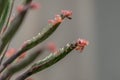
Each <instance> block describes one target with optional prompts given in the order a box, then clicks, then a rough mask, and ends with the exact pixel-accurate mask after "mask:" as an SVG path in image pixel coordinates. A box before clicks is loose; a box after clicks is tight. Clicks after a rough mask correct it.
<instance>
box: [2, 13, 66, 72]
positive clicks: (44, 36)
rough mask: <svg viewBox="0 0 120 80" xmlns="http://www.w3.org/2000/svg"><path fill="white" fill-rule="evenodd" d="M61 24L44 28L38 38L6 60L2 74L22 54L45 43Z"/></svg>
mask: <svg viewBox="0 0 120 80" xmlns="http://www.w3.org/2000/svg"><path fill="white" fill-rule="evenodd" d="M61 17H62V19H64V18H65V16H63V15H61ZM60 23H61V22H58V23H57V24H55V25H52V24H49V25H48V26H47V28H44V29H43V30H42V32H41V33H38V35H37V36H35V37H33V39H31V40H28V41H26V43H25V44H24V46H23V47H21V49H20V50H19V51H18V52H17V53H16V54H15V55H13V56H12V57H10V58H9V59H8V60H6V61H5V62H4V63H3V64H2V65H3V66H4V67H2V68H0V72H2V71H3V70H4V69H5V68H6V67H7V65H9V64H11V63H12V62H13V61H14V60H15V59H16V58H17V57H18V56H20V55H21V54H22V53H24V52H25V51H27V50H29V49H31V48H33V47H35V46H36V45H38V44H39V43H41V42H42V41H44V40H45V39H47V38H48V37H49V36H50V35H51V34H52V33H53V32H54V31H55V30H56V29H57V27H58V26H59V25H60Z"/></svg>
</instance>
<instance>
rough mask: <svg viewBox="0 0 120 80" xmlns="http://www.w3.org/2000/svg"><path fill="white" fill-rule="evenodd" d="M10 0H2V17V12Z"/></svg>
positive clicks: (0, 14) (0, 5)
mask: <svg viewBox="0 0 120 80" xmlns="http://www.w3.org/2000/svg"><path fill="white" fill-rule="evenodd" d="M8 3H9V0H0V18H1V16H2V13H3V11H4V9H5V7H6V6H7V5H8Z"/></svg>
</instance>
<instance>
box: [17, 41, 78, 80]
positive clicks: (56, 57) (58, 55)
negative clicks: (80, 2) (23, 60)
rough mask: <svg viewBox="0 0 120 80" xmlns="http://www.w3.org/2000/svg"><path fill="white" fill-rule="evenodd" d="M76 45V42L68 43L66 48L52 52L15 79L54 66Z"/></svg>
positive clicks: (22, 78) (21, 79)
mask: <svg viewBox="0 0 120 80" xmlns="http://www.w3.org/2000/svg"><path fill="white" fill-rule="evenodd" d="M76 46H77V45H76V43H71V44H67V45H66V46H65V47H64V48H61V49H60V50H59V51H57V52H55V53H51V54H50V55H49V56H47V57H46V58H44V59H43V60H40V61H39V62H37V63H35V64H34V65H33V66H32V67H31V68H29V69H28V70H27V71H26V72H24V73H23V74H22V75H20V76H19V77H17V78H16V79H15V80H25V79H26V78H27V77H29V76H31V75H33V74H35V73H37V72H40V71H42V70H44V69H46V68H48V67H50V66H52V65H53V64H55V63H56V62H58V61H60V60H61V59H63V58H64V57H65V56H66V55H67V54H68V53H70V52H71V51H72V50H73V49H75V48H76Z"/></svg>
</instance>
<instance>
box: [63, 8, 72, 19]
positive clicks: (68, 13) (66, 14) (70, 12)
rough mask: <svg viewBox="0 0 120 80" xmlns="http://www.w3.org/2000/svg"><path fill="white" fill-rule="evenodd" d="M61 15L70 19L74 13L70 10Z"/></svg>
mask: <svg viewBox="0 0 120 80" xmlns="http://www.w3.org/2000/svg"><path fill="white" fill-rule="evenodd" d="M61 13H62V15H64V16H66V17H70V16H71V15H72V11H70V10H62V11H61Z"/></svg>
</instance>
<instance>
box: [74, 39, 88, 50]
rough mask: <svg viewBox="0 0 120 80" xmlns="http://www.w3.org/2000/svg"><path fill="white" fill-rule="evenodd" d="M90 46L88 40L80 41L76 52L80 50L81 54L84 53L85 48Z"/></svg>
mask: <svg viewBox="0 0 120 80" xmlns="http://www.w3.org/2000/svg"><path fill="white" fill-rule="evenodd" d="M88 44H89V42H88V41H87V40H84V39H78V40H77V47H76V50H79V51H80V52H82V51H83V49H84V47H86V46H87V45H88Z"/></svg>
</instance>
